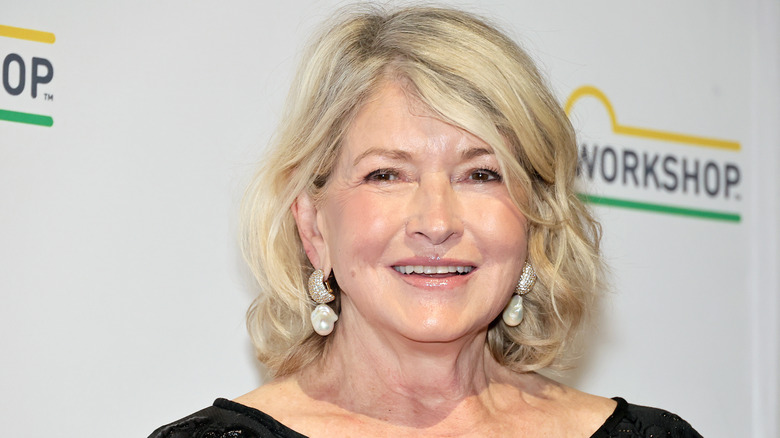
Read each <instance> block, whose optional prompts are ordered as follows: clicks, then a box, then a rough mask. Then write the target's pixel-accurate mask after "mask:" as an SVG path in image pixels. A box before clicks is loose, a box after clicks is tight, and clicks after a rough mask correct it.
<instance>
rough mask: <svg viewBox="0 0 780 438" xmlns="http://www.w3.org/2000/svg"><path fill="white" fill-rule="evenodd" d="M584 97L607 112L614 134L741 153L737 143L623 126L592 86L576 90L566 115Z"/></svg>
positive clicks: (603, 98) (567, 107) (610, 104)
mask: <svg viewBox="0 0 780 438" xmlns="http://www.w3.org/2000/svg"><path fill="white" fill-rule="evenodd" d="M583 97H593V98H596V99H597V100H598V101H599V102H601V104H602V105H603V106H604V108H605V109H606V110H607V114H608V115H609V120H610V122H611V124H612V132H614V133H615V134H622V135H630V136H633V137H642V138H649V139H653V140H661V141H669V142H675V143H683V144H687V145H691V146H701V147H706V148H715V149H726V150H730V151H739V150H740V149H741V146H740V145H739V143H738V142H736V141H730V140H720V139H717V138H708V137H699V136H695V135H688V134H680V133H676V132H667V131H659V130H656V129H648V128H638V127H636V126H627V125H621V124H620V123H618V120H617V117H616V116H615V109H614V108H613V107H612V103H611V102H610V101H609V99H607V96H606V95H605V94H604V93H603V92H602V91H601V90H599V89H598V88H596V87H594V86H592V85H585V86H582V87H580V88H577V89H576V90H574V92H572V93H571V95H570V96H569V99H568V100H567V101H566V106H565V107H564V110H565V111H566V115H569V116H571V110H572V108H573V107H574V104H575V103H577V101H578V100H580V99H582V98H583Z"/></svg>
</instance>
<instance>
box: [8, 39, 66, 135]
mask: <svg viewBox="0 0 780 438" xmlns="http://www.w3.org/2000/svg"><path fill="white" fill-rule="evenodd" d="M6 38H11V39H13V40H14V41H16V42H17V43H18V44H14V46H13V47H12V48H11V49H10V50H7V49H6V48H5V47H4V46H5V44H3V45H0V61H2V70H0V82H2V90H0V97H2V99H0V120H5V121H8V122H16V123H26V124H31V125H39V126H52V125H53V124H54V119H53V118H52V117H51V116H50V115H44V114H40V112H46V111H48V109H47V108H43V106H42V105H43V104H45V103H51V102H53V101H54V93H53V92H52V91H51V84H52V79H54V66H53V65H52V62H51V61H50V60H49V58H48V57H47V56H46V50H47V49H46V46H44V45H42V44H40V43H43V44H48V45H51V44H54V40H55V38H54V34H53V33H50V32H43V31H39V30H32V29H23V28H20V27H13V26H5V25H0V43H5V42H7V41H9V40H7V39H6ZM20 40H21V41H20ZM28 42H32V43H34V44H29V43H28ZM41 52H42V53H41ZM10 108H13V109H10ZM42 110H45V111H42Z"/></svg>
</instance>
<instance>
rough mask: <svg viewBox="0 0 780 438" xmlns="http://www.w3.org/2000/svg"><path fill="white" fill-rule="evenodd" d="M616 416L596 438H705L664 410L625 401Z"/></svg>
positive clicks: (610, 418)
mask: <svg viewBox="0 0 780 438" xmlns="http://www.w3.org/2000/svg"><path fill="white" fill-rule="evenodd" d="M615 401H617V402H618V405H617V407H616V408H615V411H614V412H613V414H612V415H611V416H610V417H609V418H608V419H607V421H606V422H605V423H604V425H603V426H601V428H599V430H597V431H596V433H595V434H593V437H592V438H640V437H642V438H643V437H670V438H701V435H700V434H699V433H698V432H696V430H695V429H694V428H693V427H691V425H690V424H688V422H687V421H685V420H683V419H682V418H680V417H679V416H678V415H676V414H673V413H671V412H668V411H665V410H663V409H657V408H651V407H647V406H638V405H632V404H630V403H627V402H626V401H625V400H623V399H622V398H615Z"/></svg>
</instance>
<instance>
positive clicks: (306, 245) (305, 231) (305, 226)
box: [290, 192, 330, 278]
mask: <svg viewBox="0 0 780 438" xmlns="http://www.w3.org/2000/svg"><path fill="white" fill-rule="evenodd" d="M290 209H291V210H292V214H293V217H295V224H296V225H297V226H298V236H299V237H300V238H301V242H302V243H303V250H304V251H306V256H307V257H308V258H309V261H310V262H311V264H312V266H314V268H315V269H322V271H323V272H324V273H325V278H328V275H329V274H330V256H329V255H328V245H327V243H326V242H325V238H324V237H323V235H322V232H321V231H320V224H319V221H318V218H319V214H320V213H319V211H318V210H317V207H316V206H315V205H314V201H312V199H311V197H310V196H309V194H308V193H305V192H304V193H301V194H300V195H298V197H297V198H295V202H293V204H292V206H291V207H290Z"/></svg>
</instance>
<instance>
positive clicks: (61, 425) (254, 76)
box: [0, 0, 780, 437]
mask: <svg viewBox="0 0 780 438" xmlns="http://www.w3.org/2000/svg"><path fill="white" fill-rule="evenodd" d="M453 3H454V4H460V5H465V6H466V7H468V8H469V9H471V10H474V11H477V12H480V13H483V14H485V15H487V16H489V17H493V18H494V19H495V20H496V21H497V22H498V23H499V24H501V25H502V26H503V27H504V28H506V29H507V30H508V31H509V32H510V33H511V34H512V35H513V36H514V37H516V38H517V39H518V40H519V41H520V42H521V43H523V44H524V45H525V46H526V48H527V49H528V50H529V51H530V52H532V53H533V54H534V56H535V57H536V58H537V59H538V60H539V61H540V63H541V65H542V68H543V69H544V70H545V71H546V72H547V73H548V75H549V77H550V82H551V84H552V86H553V87H554V89H555V90H556V92H557V94H558V95H559V97H560V99H561V102H565V101H566V100H567V99H568V98H569V96H570V95H571V93H572V92H573V91H574V90H576V89H578V88H580V87H582V86H585V85H591V86H594V87H596V88H597V89H598V90H600V91H601V92H603V93H604V95H605V96H606V97H607V98H608V101H609V102H610V103H611V105H612V107H613V110H614V115H615V117H616V119H617V121H618V123H619V125H621V126H631V127H639V128H644V129H645V130H646V131H652V132H663V133H673V134H685V135H688V136H692V137H696V138H707V139H716V140H718V139H719V140H728V141H731V142H733V143H735V144H738V149H736V150H735V149H727V150H724V149H718V148H713V147H708V146H706V145H705V146H702V145H701V144H698V145H697V144H693V143H690V142H688V143H686V142H680V141H675V140H669V139H658V138H652V136H651V137H648V136H647V135H645V136H642V135H639V136H637V135H625V134H621V133H619V132H615V130H614V129H613V126H612V125H611V122H610V120H609V118H608V117H607V114H608V113H607V112H606V111H605V109H604V105H603V104H601V103H599V101H598V100H596V99H595V98H593V97H583V98H581V99H579V100H577V101H576V102H575V103H574V104H573V106H572V113H571V114H572V117H573V120H574V122H575V125H576V126H577V129H578V130H579V131H580V140H581V143H583V144H586V145H588V147H590V148H591V149H589V150H590V151H593V149H592V147H593V145H600V146H601V147H602V148H603V147H604V146H611V147H613V149H614V151H615V154H616V155H615V157H619V158H620V159H621V160H626V159H627V158H625V156H626V153H625V151H626V150H629V151H634V152H635V153H637V154H638V155H637V156H639V157H642V154H648V156H653V154H656V155H659V156H660V157H661V158H660V160H663V159H664V157H667V156H671V157H674V158H675V159H676V160H677V161H676V163H677V169H678V177H679V178H680V185H678V187H677V188H676V189H675V190H666V189H664V188H663V187H661V188H658V187H655V186H653V185H652V184H651V185H650V187H645V185H642V184H632V181H633V179H632V176H631V175H630V174H629V175H628V176H626V178H625V182H624V180H623V177H622V176H619V177H616V179H615V181H614V182H612V183H610V182H609V181H606V180H605V179H604V176H605V175H606V176H607V177H609V176H610V174H609V171H610V169H612V167H610V166H611V165H612V164H613V163H612V162H610V161H608V160H609V159H611V156H606V155H602V156H601V157H602V158H604V157H606V158H605V160H607V161H604V165H603V169H606V172H607V173H606V174H605V173H604V172H603V171H602V167H598V166H601V165H600V164H599V165H598V166H597V167H596V168H595V169H596V171H595V173H594V175H595V176H594V178H593V181H590V179H589V178H584V182H585V183H587V184H586V187H587V192H588V193H591V194H594V195H597V196H601V197H607V198H610V199H620V200H624V201H625V200H630V201H632V202H635V203H642V205H645V204H651V205H653V206H657V205H664V206H673V207H677V208H684V209H688V210H691V209H693V210H697V211H709V212H711V211H715V212H721V213H723V212H725V213H728V215H729V216H728V217H729V218H731V219H725V220H724V219H722V218H721V219H712V218H702V217H700V216H692V215H690V214H670V213H668V212H666V213H661V212H657V211H649V210H647V209H629V208H624V207H609V206H597V207H596V211H597V214H598V215H599V216H600V218H601V219H602V222H603V225H604V229H605V241H604V246H605V251H606V254H607V258H608V261H609V263H610V265H611V268H612V271H613V276H612V279H611V282H612V290H611V292H610V293H609V294H608V296H607V300H606V302H605V305H604V312H603V316H602V317H601V318H600V320H599V327H598V328H597V329H596V330H594V336H593V340H592V341H591V342H590V344H589V349H588V351H587V352H586V354H585V355H584V357H583V359H582V366H581V367H580V368H579V369H578V370H577V371H576V372H574V373H572V374H570V375H568V376H566V377H565V379H566V380H567V381H569V382H572V383H574V384H576V385H577V386H578V387H580V388H582V389H584V390H587V391H592V392H595V393H598V394H601V395H606V396H615V395H619V396H623V397H625V398H627V399H628V400H629V401H630V402H633V403H639V404H649V405H657V406H661V407H664V408H666V409H669V410H672V411H675V412H677V413H679V414H681V415H682V416H683V417H684V418H686V419H688V420H689V421H690V422H691V423H692V424H694V426H695V427H696V428H697V429H699V431H700V432H702V433H703V434H704V435H705V436H712V437H734V436H755V437H777V436H780V426H778V409H780V407H779V406H778V394H780V383H779V382H778V378H777V377H778V368H779V367H780V362H779V361H778V344H780V336H779V335H778V332H779V330H778V314H779V313H780V311H779V310H780V304H779V300H778V293H780V282H778V274H777V272H776V270H777V268H778V260H779V259H778V250H779V249H780V220H779V219H780V202H778V197H780V178H778V177H777V176H776V173H777V172H778V170H780V129H779V128H778V123H777V120H780V32H779V31H778V29H779V28H780V2H778V1H776V0H749V1H744V0H717V1H704V0H695V1H688V2H676V1H671V0H664V1H659V2H652V3H648V2H639V1H606V0H599V1H590V2H577V1H571V0H570V1H563V0H560V1H548V2H532V1H530V0H529V1H516V2H502V1H484V2H479V3H478V4H475V3H469V2H453ZM337 4H341V3H336V2H332V1H331V2H322V1H321V2H315V1H294V2H293V1H291V2H287V3H286V4H284V5H281V2H275V3H273V4H271V3H268V4H265V3H260V2H255V1H249V0H242V1H238V0H236V1H233V2H229V3H228V2H224V3H217V2H207V1H185V0H169V1H165V2H152V1H137V2H129V1H121V2H110V3H109V2H101V3H96V2H89V1H85V0H73V1H70V2H61V1H55V0H50V1H39V0H33V1H25V2H18V1H11V0H0V61H2V62H3V63H4V65H5V64H7V66H8V67H7V69H4V70H0V79H2V83H3V84H4V86H3V87H0V110H4V111H5V112H3V111H0V297H2V304H0V333H2V336H1V337H0V394H2V395H3V396H2V397H1V398H0V430H2V431H3V434H4V435H7V436H25V437H27V436H36V437H37V436H40V437H44V436H96V437H97V436H105V435H106V434H108V435H112V436H127V437H132V436H146V435H147V434H148V433H150V432H151V431H152V430H153V429H154V428H155V427H157V426H158V425H160V424H162V423H165V422H169V421H172V420H175V419H177V418H179V417H182V416H184V415H186V414H188V413H190V412H192V411H195V410H197V409H200V408H202V407H205V406H206V405H208V404H210V403H211V402H212V401H213V399H214V398H215V397H218V396H223V397H228V398H230V397H235V396H238V395H240V394H242V393H244V392H246V391H249V390H251V389H253V388H254V387H255V386H257V385H259V384H260V383H261V382H262V377H261V373H260V371H259V370H258V367H257V365H256V364H255V361H254V359H253V356H252V351H251V347H250V345H249V341H248V337H247V335H246V333H245V330H244V321H243V315H244V311H245V309H246V307H247V306H248V304H249V302H250V300H251V298H252V294H253V291H252V282H251V279H250V277H249V275H248V274H247V271H246V269H245V268H244V267H243V264H242V263H243V262H242V261H241V259H240V255H239V252H238V249H237V244H236V241H237V237H236V224H237V217H236V213H237V209H238V202H239V200H240V197H241V194H242V190H243V187H244V185H245V184H246V182H247V181H248V179H249V177H250V176H251V174H252V172H253V171H254V168H255V163H256V161H257V160H258V159H259V157H260V156H261V151H262V148H263V145H264V144H266V143H267V140H268V138H269V137H270V135H271V134H272V132H273V129H274V126H275V125H276V123H277V121H278V120H279V111H280V109H281V106H282V101H283V98H284V94H285V91H286V89H287V87H288V86H289V83H290V80H291V76H292V71H293V68H294V65H295V62H296V60H297V55H298V53H299V50H300V48H301V46H302V44H303V41H304V40H305V39H306V37H307V36H308V35H309V33H310V31H311V29H312V26H313V25H315V24H316V23H318V22H320V21H322V19H324V18H325V17H327V16H328V15H329V14H330V12H331V11H332V10H333V9H334V7H335V5H337ZM2 25H4V26H13V27H16V28H25V29H35V30H39V31H44V32H48V33H50V34H53V35H54V36H55V39H54V42H53V43H52V42H40V41H30V40H25V39H20V38H18V37H19V36H20V35H21V34H19V33H18V31H15V30H13V29H11V30H9V29H8V28H3V27H2ZM37 36H41V35H37ZM43 36H44V37H45V36H46V35H43ZM12 54H15V55H17V56H15V57H14V56H12V57H10V58H9V55H12ZM34 58H38V61H35V60H34ZM19 59H21V62H20V61H19ZM41 60H45V61H48V64H49V65H51V67H52V69H53V72H52V73H53V74H52V78H51V80H49V81H48V82H47V81H46V80H45V79H46V73H47V69H46V68H45V66H44V67H40V66H39V67H38V70H35V69H34V68H33V64H34V63H37V64H42V63H44V62H43V61H41ZM21 64H23V65H24V66H25V67H24V68H25V72H24V75H23V77H24V78H25V79H24V86H22V83H21V82H20V81H21V80H20V65H21ZM44 64H45V63H44ZM36 76H37V77H38V79H35V77H36ZM34 81H37V82H38V84H37V97H35V98H33V97H32V88H33V82H34ZM9 89H10V90H11V91H8V90H9ZM17 92H18V95H15V93H17ZM8 111H12V112H14V113H19V112H23V113H30V114H38V115H44V116H48V117H51V120H52V122H53V124H52V126H41V125H37V124H29V123H20V122H16V121H10V120H7V119H9V118H13V117H12V116H13V114H11V113H9V112H8ZM44 124H45V123H44ZM646 131H643V132H645V134H646ZM601 150H602V151H603V149H601ZM621 154H622V155H621ZM629 155H630V154H629ZM629 158H630V157H629ZM683 159H686V162H687V163H689V164H691V163H694V162H695V161H697V160H698V162H699V164H700V166H701V168H700V170H699V173H698V180H699V184H700V187H699V193H698V194H697V193H694V179H695V178H693V177H691V178H689V180H688V181H689V183H690V186H689V188H688V191H687V192H683V190H682V185H681V184H682V180H683V179H684V175H682V174H680V172H682V170H679V169H680V166H681V162H682V160H683ZM709 162H712V163H714V164H713V166H717V167H718V169H721V170H720V171H721V174H720V175H722V176H723V178H725V172H726V171H725V168H726V165H732V166H734V167H736V168H738V172H739V181H738V182H734V183H733V184H732V186H731V191H730V196H728V197H726V195H725V179H721V180H720V181H721V185H720V186H719V188H718V191H717V194H716V195H713V196H710V194H708V193H707V187H709V189H714V184H715V182H714V181H715V180H714V179H711V178H714V177H713V176H712V175H715V174H714V173H711V174H709V175H710V176H709V177H710V179H706V178H708V176H706V175H705V165H706V164H707V163H709ZM619 164H620V166H617V167H615V169H618V168H620V169H623V173H625V165H626V161H620V163H619ZM628 164H629V165H630V164H631V163H630V161H629V162H628ZM644 164H647V163H644ZM691 165H692V164H691ZM621 166H622V167H621ZM629 167H630V166H629ZM637 168H638V169H639V168H640V167H637ZM662 169H663V168H662V167H661V164H658V170H657V172H658V177H659V178H660V177H664V178H669V176H668V174H665V173H663V170H662ZM712 169H714V167H713V168H712ZM599 172H601V173H599ZM636 172H640V170H636ZM713 172H714V170H713ZM645 173H646V172H645ZM663 175H667V176H663ZM681 175H682V176H681ZM640 176H641V174H640ZM732 176H733V173H732ZM666 182H667V183H669V184H671V183H670V180H666ZM707 184H709V186H707ZM660 185H661V186H662V185H663V181H661V183H660ZM712 191H713V192H716V191H715V190H712ZM624 205H625V203H624ZM656 210H657V208H656ZM686 211H687V210H686ZM736 217H738V220H736V219H735V218H736Z"/></svg>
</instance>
